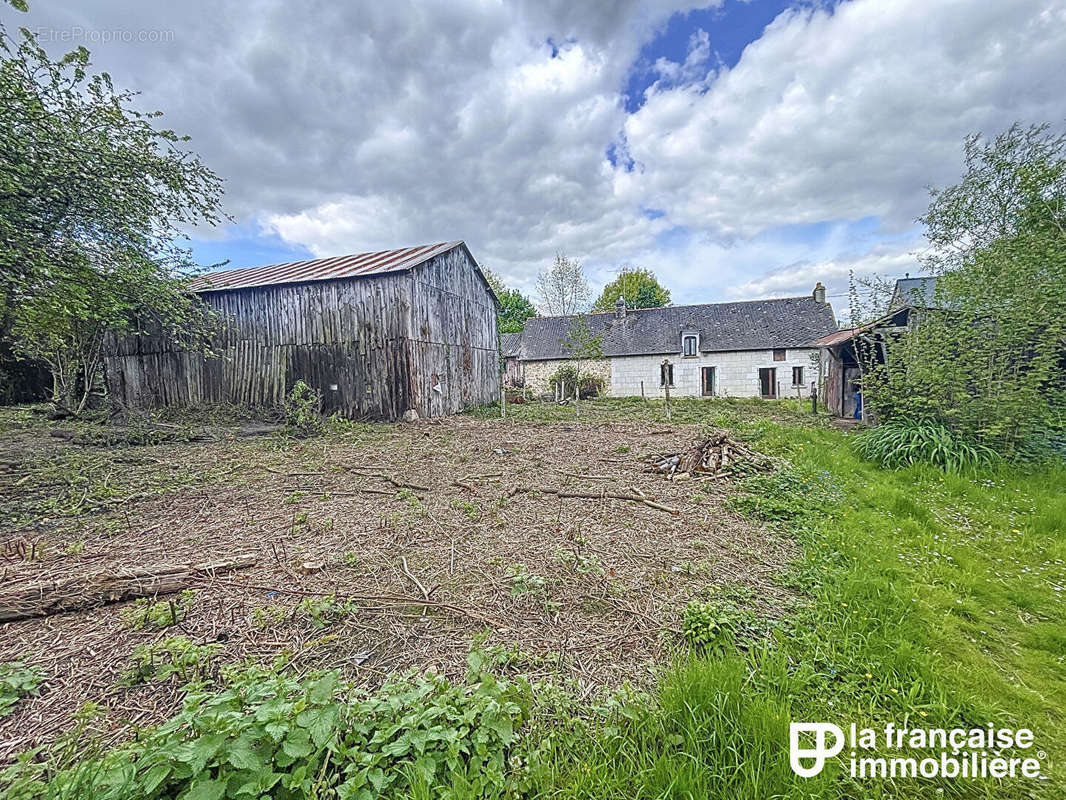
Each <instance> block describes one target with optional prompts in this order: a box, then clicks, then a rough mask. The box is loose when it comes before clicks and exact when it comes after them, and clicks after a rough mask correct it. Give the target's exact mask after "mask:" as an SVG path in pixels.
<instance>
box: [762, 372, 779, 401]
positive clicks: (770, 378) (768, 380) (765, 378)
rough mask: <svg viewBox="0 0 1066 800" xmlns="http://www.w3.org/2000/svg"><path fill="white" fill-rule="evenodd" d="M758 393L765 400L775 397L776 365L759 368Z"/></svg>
mask: <svg viewBox="0 0 1066 800" xmlns="http://www.w3.org/2000/svg"><path fill="white" fill-rule="evenodd" d="M759 395H760V396H761V397H764V398H765V399H767V400H773V399H775V398H776V397H777V369H776V367H763V368H762V369H760V370H759Z"/></svg>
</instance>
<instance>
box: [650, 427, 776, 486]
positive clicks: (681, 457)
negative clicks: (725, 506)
mask: <svg viewBox="0 0 1066 800" xmlns="http://www.w3.org/2000/svg"><path fill="white" fill-rule="evenodd" d="M643 460H644V461H646V462H648V468H647V470H645V471H646V472H658V473H661V474H663V475H666V476H667V477H668V478H669V479H670V480H672V481H681V480H688V479H690V478H704V479H706V478H711V479H715V478H725V477H729V476H738V475H748V474H750V473H752V472H766V471H768V470H770V469H772V468H773V466H774V463H773V460H772V459H770V458H769V457H768V456H764V455H763V454H762V453H757V452H755V451H754V450H752V449H751V448H749V447H748V446H747V445H745V444H741V443H740V442H738V441H736V440H735V439H733V438H732V437H731V436H730V435H729V433H728V432H727V431H722V430H716V431H714V432H713V433H712V434H711V435H710V436H709V437H708V438H707V439H704V440H703V441H700V442H697V443H696V444H694V445H693V446H692V447H691V448H689V449H688V450H686V451H685V452H683V453H653V454H650V455H647V456H645V457H644V459H643Z"/></svg>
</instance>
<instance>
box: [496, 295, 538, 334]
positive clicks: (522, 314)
mask: <svg viewBox="0 0 1066 800" xmlns="http://www.w3.org/2000/svg"><path fill="white" fill-rule="evenodd" d="M499 297H500V305H501V306H502V308H501V310H500V313H499V322H500V333H521V332H522V329H523V328H525V326H526V320H527V319H529V318H530V317H535V316H537V308H536V306H534V305H533V301H532V300H530V299H529V298H528V297H526V296H525V295H524V294H522V293H521V292H520V291H518V290H517V289H504V290H503V292H502V293H501V294H500V295H499Z"/></svg>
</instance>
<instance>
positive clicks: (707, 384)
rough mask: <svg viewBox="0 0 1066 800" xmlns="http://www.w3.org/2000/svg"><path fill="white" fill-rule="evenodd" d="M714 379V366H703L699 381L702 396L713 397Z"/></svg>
mask: <svg viewBox="0 0 1066 800" xmlns="http://www.w3.org/2000/svg"><path fill="white" fill-rule="evenodd" d="M714 379H715V368H714V367H704V368H703V379H702V380H701V382H700V383H701V385H702V387H703V389H702V393H703V396H704V397H714Z"/></svg>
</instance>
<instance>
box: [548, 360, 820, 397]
mask: <svg viewBox="0 0 1066 800" xmlns="http://www.w3.org/2000/svg"><path fill="white" fill-rule="evenodd" d="M818 352H819V351H818V350H817V349H814V348H788V349H786V350H785V360H784V361H774V351H773V350H743V351H734V352H725V353H700V354H699V355H697V356H681V355H680V354H678V353H673V354H671V355H654V356H616V357H614V358H611V359H609V360H610V374H611V391H610V394H611V395H612V396H614V397H639V396H640V394H641V381H643V382H644V394H645V396H646V397H663V396H664V394H665V392H664V390H663V387H662V386H661V385H660V381H659V376H660V374H661V372H660V366H661V364H662V362H663V359H664V358H668V359H670V363H671V364H673V365H674V385H673V386H672V387H670V396H671V397H700V396H701V395H703V383H702V381H703V368H704V367H714V369H715V376H714V377H715V386H714V394H715V395H716V396H718V397H759V396H760V395H761V392H760V386H759V369H760V368H766V369H776V371H777V372H776V376H775V382H776V387H775V390H776V393H777V394H778V396H780V397H795V396H796V390H797V389H799V390H800V391H801V393H802V396H803V397H808V396H809V395H810V392H811V382H812V381H817V380H818V366H817V361H816V360H812V358H811V356H812V355H813V356H815V358H817V356H818ZM793 367H800V368H802V370H803V376H802V384H798V385H794V384H793V382H792V377H793ZM528 368H529V365H527V369H528Z"/></svg>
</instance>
